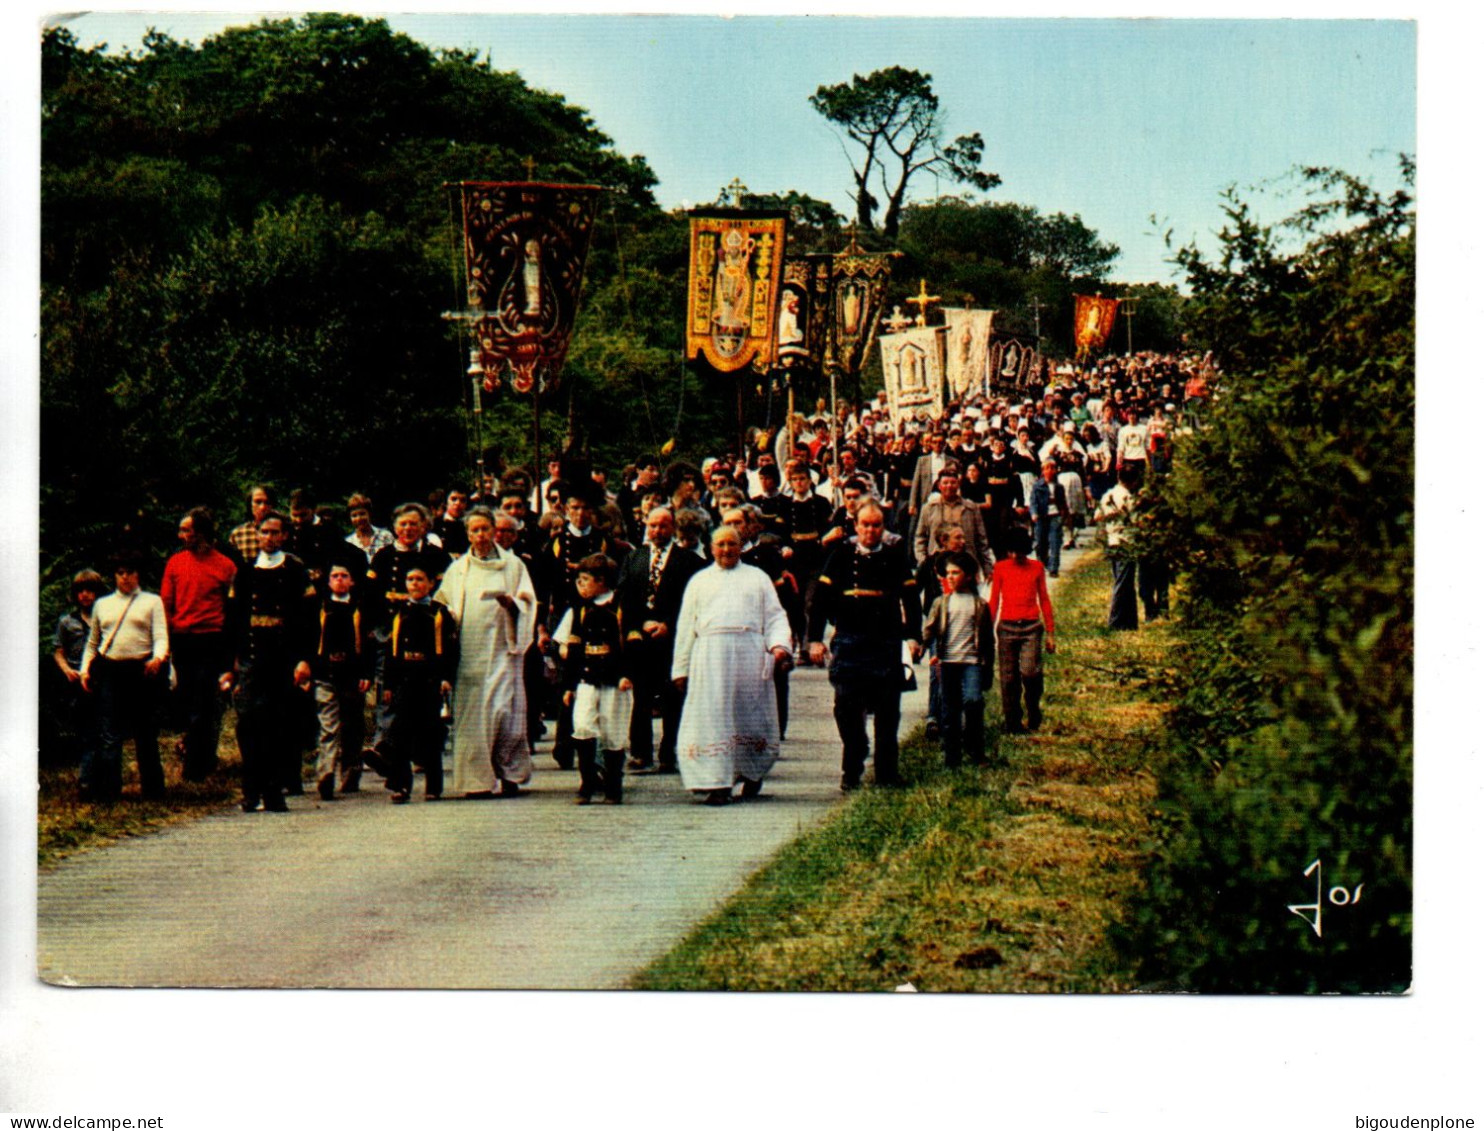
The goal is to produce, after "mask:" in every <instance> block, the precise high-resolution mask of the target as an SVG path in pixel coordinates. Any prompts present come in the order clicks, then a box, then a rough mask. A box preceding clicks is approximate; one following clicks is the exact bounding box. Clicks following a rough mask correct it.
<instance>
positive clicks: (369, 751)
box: [361, 746, 388, 777]
mask: <svg viewBox="0 0 1484 1131" xmlns="http://www.w3.org/2000/svg"><path fill="white" fill-rule="evenodd" d="M361 763H362V765H364V766H365V767H366V768H367V769H368V770H371V771H372V772H373V773H376V774H379V775H381V776H382V777H386V774H387V768H388V767H387V764H386V759H385V758H383V757H382V756H381V755H380V754H379V753H377V751H376V747H374V746H368V747H366V749H364V750H362V751H361Z"/></svg>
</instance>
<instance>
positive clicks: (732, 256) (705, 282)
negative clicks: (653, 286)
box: [685, 209, 788, 373]
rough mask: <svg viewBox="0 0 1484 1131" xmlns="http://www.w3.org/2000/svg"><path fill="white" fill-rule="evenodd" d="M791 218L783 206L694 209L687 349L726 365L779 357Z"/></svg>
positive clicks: (716, 365)
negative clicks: (786, 241)
mask: <svg viewBox="0 0 1484 1131" xmlns="http://www.w3.org/2000/svg"><path fill="white" fill-rule="evenodd" d="M787 224H788V220H787V217H786V216H785V215H784V214H783V213H779V212H739V211H735V210H732V209H727V210H719V211H716V212H692V213H691V214H690V280H689V286H688V288H687V293H688V302H687V309H686V319H685V356H686V357H688V358H693V357H704V358H705V359H706V361H707V362H708V363H709V364H710V365H711V367H712V368H713V369H717V370H720V371H721V372H722V373H735V372H736V371H737V370H739V369H742V368H744V367H745V366H747V365H750V364H756V365H757V366H758V367H759V368H766V367H767V366H770V365H772V364H773V362H774V360H775V358H776V357H777V355H778V300H779V290H780V287H781V284H782V279H783V241H784V235H785V231H786V228H787Z"/></svg>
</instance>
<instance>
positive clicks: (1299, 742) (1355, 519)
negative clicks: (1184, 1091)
mask: <svg viewBox="0 0 1484 1131" xmlns="http://www.w3.org/2000/svg"><path fill="white" fill-rule="evenodd" d="M1407 172H1408V174H1410V168H1408V170H1407ZM1304 177H1305V180H1306V183H1307V184H1308V186H1309V187H1310V189H1311V194H1312V196H1313V198H1314V203H1313V204H1311V205H1310V206H1308V207H1306V208H1304V209H1303V210H1302V211H1301V212H1299V213H1298V214H1297V215H1296V216H1294V217H1293V218H1292V219H1291V220H1289V221H1287V222H1286V223H1285V224H1283V225H1280V226H1279V227H1277V228H1271V227H1264V226H1260V225H1258V224H1257V223H1256V222H1255V221H1254V220H1253V219H1252V215H1251V212H1250V210H1249V208H1248V207H1247V205H1246V204H1244V203H1243V202H1241V201H1240V200H1237V199H1235V198H1233V199H1232V200H1231V201H1230V203H1229V205H1228V209H1227V212H1228V216H1229V219H1230V223H1229V225H1228V227H1227V229H1226V230H1225V231H1224V232H1223V235H1222V242H1223V250H1222V253H1221V256H1220V258H1219V259H1217V260H1216V261H1214V262H1213V261H1210V260H1208V259H1206V258H1205V257H1203V256H1202V255H1200V254H1199V253H1198V252H1197V251H1195V250H1194V249H1184V250H1182V251H1180V252H1179V260H1180V262H1181V263H1182V265H1183V266H1184V268H1185V270H1186V272H1187V275H1188V277H1189V280H1190V284H1191V287H1192V289H1193V291H1194V296H1193V298H1192V300H1191V302H1190V304H1189V307H1188V309H1187V311H1186V317H1187V320H1188V324H1189V325H1190V326H1191V328H1192V333H1193V335H1195V336H1197V337H1198V339H1199V340H1201V341H1203V342H1205V343H1209V344H1210V345H1211V346H1212V347H1213V348H1214V349H1215V351H1216V357H1217V359H1218V360H1219V361H1220V363H1221V364H1222V366H1223V368H1224V369H1225V371H1226V373H1227V374H1228V376H1227V377H1226V378H1225V379H1223V380H1222V382H1221V384H1220V395H1219V397H1218V399H1217V401H1216V404H1215V406H1214V407H1213V409H1212V410H1211V411H1210V412H1209V414H1208V416H1207V426H1206V427H1204V428H1203V429H1202V430H1201V431H1200V432H1198V433H1196V434H1194V435H1191V436H1182V437H1180V439H1179V442H1178V449H1179V457H1178V460H1177V464H1176V468H1175V470H1174V472H1173V473H1172V475H1171V476H1170V477H1168V478H1167V479H1165V480H1163V481H1162V482H1160V483H1159V484H1158V485H1157V494H1156V497H1155V498H1154V500H1153V501H1152V505H1151V511H1150V513H1149V515H1148V516H1147V517H1146V519H1145V522H1144V526H1143V528H1142V529H1141V532H1140V538H1141V541H1142V544H1143V545H1144V546H1145V547H1146V548H1147V549H1149V550H1154V549H1159V550H1160V551H1161V552H1163V553H1165V554H1166V555H1167V556H1169V557H1170V558H1172V559H1173V560H1174V561H1175V562H1176V563H1177V564H1178V566H1179V568H1180V570H1181V572H1182V574H1183V576H1184V578H1185V588H1184V593H1185V598H1186V600H1185V610H1186V617H1187V626H1188V629H1189V640H1188V644H1187V652H1188V654H1187V656H1186V657H1185V662H1184V663H1183V664H1182V665H1181V667H1180V670H1181V673H1182V674H1181V675H1180V676H1179V677H1178V678H1177V680H1176V685H1177V690H1178V691H1179V693H1180V695H1181V698H1180V704H1179V710H1178V711H1177V712H1176V715H1175V724H1176V738H1177V741H1178V743H1179V746H1178V751H1177V753H1178V757H1177V758H1176V760H1175V762H1174V763H1173V764H1174V766H1175V769H1174V770H1173V771H1172V772H1170V773H1168V774H1166V775H1165V776H1164V778H1163V780H1162V782H1161V788H1162V796H1163V802H1164V811H1165V814H1166V817H1167V829H1166V834H1165V836H1164V838H1163V841H1162V843H1161V845H1160V848H1159V850H1158V853H1157V861H1156V865H1155V866H1154V868H1153V869H1152V870H1151V873H1150V887H1149V892H1148V898H1147V900H1146V901H1145V904H1144V906H1143V907H1142V909H1141V912H1140V915H1139V917H1138V918H1137V919H1136V921H1135V926H1134V929H1133V930H1132V931H1131V932H1130V936H1129V939H1128V942H1129V945H1130V946H1131V947H1132V949H1133V951H1134V952H1136V953H1141V954H1144V955H1145V956H1146V962H1145V973H1146V975H1147V976H1148V977H1149V978H1150V979H1171V980H1174V981H1175V982H1177V983H1178V984H1181V985H1186V986H1189V987H1191V988H1196V989H1202V990H1212V991H1251V990H1272V991H1280V992H1295V991H1347V992H1353V991H1367V990H1369V991H1385V990H1400V989H1403V988H1405V987H1406V986H1408V985H1409V984H1410V981H1411V890H1412V888H1411V840H1412V655H1413V640H1412V602H1413V499H1412V476H1413V444H1414V431H1413V419H1412V417H1413V409H1414V397H1415V369H1414V356H1413V355H1414V341H1415V338H1414V317H1415V315H1414V303H1415V284H1416V275H1415V236H1414V232H1415V211H1414V208H1413V205H1412V201H1411V198H1410V196H1409V195H1408V194H1407V193H1405V192H1399V193H1397V194H1395V195H1393V196H1391V197H1389V198H1383V197H1381V196H1378V195H1377V194H1375V193H1374V192H1372V191H1371V190H1370V189H1368V188H1367V187H1366V186H1364V185H1362V184H1360V183H1359V182H1357V181H1355V180H1354V179H1352V178H1350V177H1347V176H1345V175H1343V174H1339V173H1335V172H1333V171H1329V170H1320V169H1309V170H1305V171H1304ZM1292 236H1297V237H1298V240H1297V241H1296V242H1298V243H1299V244H1300V246H1297V247H1291V246H1288V245H1287V244H1288V242H1290V241H1289V237H1292ZM1316 859H1320V860H1322V861H1323V866H1324V887H1325V899H1324V906H1323V910H1324V919H1323V937H1322V938H1320V937H1317V936H1316V935H1315V933H1314V931H1313V930H1312V929H1311V928H1310V926H1309V925H1308V924H1307V923H1306V922H1305V921H1304V920H1303V919H1301V918H1299V917H1298V916H1296V915H1293V914H1290V913H1289V911H1288V910H1287V907H1288V905H1289V904H1300V905H1302V904H1306V903H1312V902H1313V899H1314V890H1315V889H1314V883H1315V881H1314V878H1312V877H1311V878H1309V879H1305V878H1304V877H1303V876H1302V872H1303V871H1304V870H1305V869H1306V868H1307V867H1308V866H1309V864H1310V863H1311V862H1312V861H1314V860H1316ZM1359 884H1364V893H1363V896H1362V898H1361V900H1360V902H1359V903H1357V904H1355V905H1353V906H1337V905H1336V904H1334V903H1331V902H1330V901H1329V900H1328V891H1329V889H1330V888H1332V887H1334V886H1336V885H1339V886H1342V887H1345V888H1348V889H1353V888H1355V887H1356V885H1359ZM1337 898H1341V899H1342V898H1343V897H1337Z"/></svg>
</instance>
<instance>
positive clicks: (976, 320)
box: [943, 306, 995, 397]
mask: <svg viewBox="0 0 1484 1131" xmlns="http://www.w3.org/2000/svg"><path fill="white" fill-rule="evenodd" d="M994 315H995V312H994V311H993V310H964V309H962V308H960V307H956V306H945V307H944V308H943V317H944V320H945V324H946V325H947V327H948V351H947V353H948V356H947V359H946V360H947V369H948V387H949V388H950V389H952V390H953V395H954V396H955V397H965V396H972V395H973V394H975V393H982V392H984V390H985V385H986V382H987V381H988V379H989V352H990V342H991V340H992V339H993V338H994V336H995V324H994Z"/></svg>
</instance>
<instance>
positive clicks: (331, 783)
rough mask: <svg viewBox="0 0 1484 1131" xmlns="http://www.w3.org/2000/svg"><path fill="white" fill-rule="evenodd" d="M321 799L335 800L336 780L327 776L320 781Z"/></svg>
mask: <svg viewBox="0 0 1484 1131" xmlns="http://www.w3.org/2000/svg"><path fill="white" fill-rule="evenodd" d="M319 797H320V800H321V801H334V800H335V778H334V777H333V776H332V775H330V774H326V775H325V776H324V777H322V778H320V779H319Z"/></svg>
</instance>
